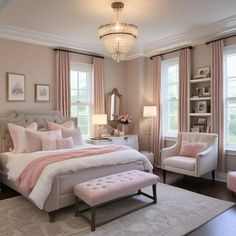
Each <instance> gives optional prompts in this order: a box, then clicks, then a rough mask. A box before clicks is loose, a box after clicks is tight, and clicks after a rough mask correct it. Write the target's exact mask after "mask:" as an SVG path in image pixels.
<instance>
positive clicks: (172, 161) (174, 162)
mask: <svg viewBox="0 0 236 236" xmlns="http://www.w3.org/2000/svg"><path fill="white" fill-rule="evenodd" d="M195 163H196V159H195V158H191V157H184V156H172V157H167V158H165V159H164V165H166V166H170V167H174V168H178V169H183V170H188V171H194V169H195Z"/></svg>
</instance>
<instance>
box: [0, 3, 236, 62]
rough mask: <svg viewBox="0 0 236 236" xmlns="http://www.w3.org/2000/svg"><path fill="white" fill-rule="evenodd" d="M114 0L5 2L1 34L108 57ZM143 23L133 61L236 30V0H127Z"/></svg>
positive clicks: (128, 13) (129, 16)
mask: <svg viewBox="0 0 236 236" xmlns="http://www.w3.org/2000/svg"><path fill="white" fill-rule="evenodd" d="M112 2H113V1H111V0H96V1H95V0H86V1H85V0H0V37H1V38H11V39H18V40H22V41H27V42H33V43H39V44H44V45H49V46H53V47H68V48H73V49H77V50H83V51H90V52H94V53H99V54H104V55H108V53H107V52H106V49H105V48H104V46H103V45H102V43H101V42H100V41H99V39H98V33H97V31H98V27H99V26H100V25H102V24H104V23H109V22H111V19H112V9H111V6H110V5H111V3H112ZM123 2H124V4H125V8H124V19H125V21H126V22H127V23H133V24H136V25H137V26H138V27H139V36H138V39H137V41H136V42H135V44H134V46H133V47H132V49H131V50H130V52H129V54H128V59H132V58H135V57H137V56H140V55H143V56H150V55H153V54H155V53H159V52H162V51H165V50H168V49H171V48H176V47H181V46H187V45H195V44H198V43H203V42H204V41H206V40H209V39H212V38H216V37H218V36H220V35H222V34H231V33H232V32H234V31H236V11H235V9H236V0H146V1H144V0H123Z"/></svg>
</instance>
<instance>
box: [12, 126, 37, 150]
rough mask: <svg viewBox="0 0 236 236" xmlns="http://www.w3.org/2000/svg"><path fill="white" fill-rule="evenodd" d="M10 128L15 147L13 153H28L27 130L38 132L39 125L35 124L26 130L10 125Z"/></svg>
mask: <svg viewBox="0 0 236 236" xmlns="http://www.w3.org/2000/svg"><path fill="white" fill-rule="evenodd" d="M8 128H9V132H10V135H11V138H12V141H13V145H14V150H13V152H15V153H21V152H26V148H27V139H26V134H25V131H26V130H32V131H36V130H37V128H38V125H37V123H36V122H33V123H31V124H30V125H28V126H27V127H25V128H24V127H23V126H20V125H15V124H12V123H9V124H8Z"/></svg>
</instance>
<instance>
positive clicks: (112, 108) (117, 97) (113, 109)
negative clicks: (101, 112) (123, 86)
mask: <svg viewBox="0 0 236 236" xmlns="http://www.w3.org/2000/svg"><path fill="white" fill-rule="evenodd" d="M120 103H121V94H120V93H119V92H118V90H117V89H116V88H114V89H112V91H111V92H110V93H108V94H107V95H106V113H107V120H108V124H109V125H110V126H112V127H114V128H116V127H117V125H118V123H117V117H118V116H119V115H120Z"/></svg>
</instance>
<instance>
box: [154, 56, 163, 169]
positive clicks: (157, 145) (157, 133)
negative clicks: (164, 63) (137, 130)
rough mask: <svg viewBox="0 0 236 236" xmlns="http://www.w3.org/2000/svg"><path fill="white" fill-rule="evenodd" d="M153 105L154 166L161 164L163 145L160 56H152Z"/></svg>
mask: <svg viewBox="0 0 236 236" xmlns="http://www.w3.org/2000/svg"><path fill="white" fill-rule="evenodd" d="M153 105H155V106H156V107H157V116H156V117H155V118H154V123H153V152H154V166H161V155H160V151H161V149H162V147H163V139H162V127H161V57H160V56H157V57H154V58H153Z"/></svg>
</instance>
